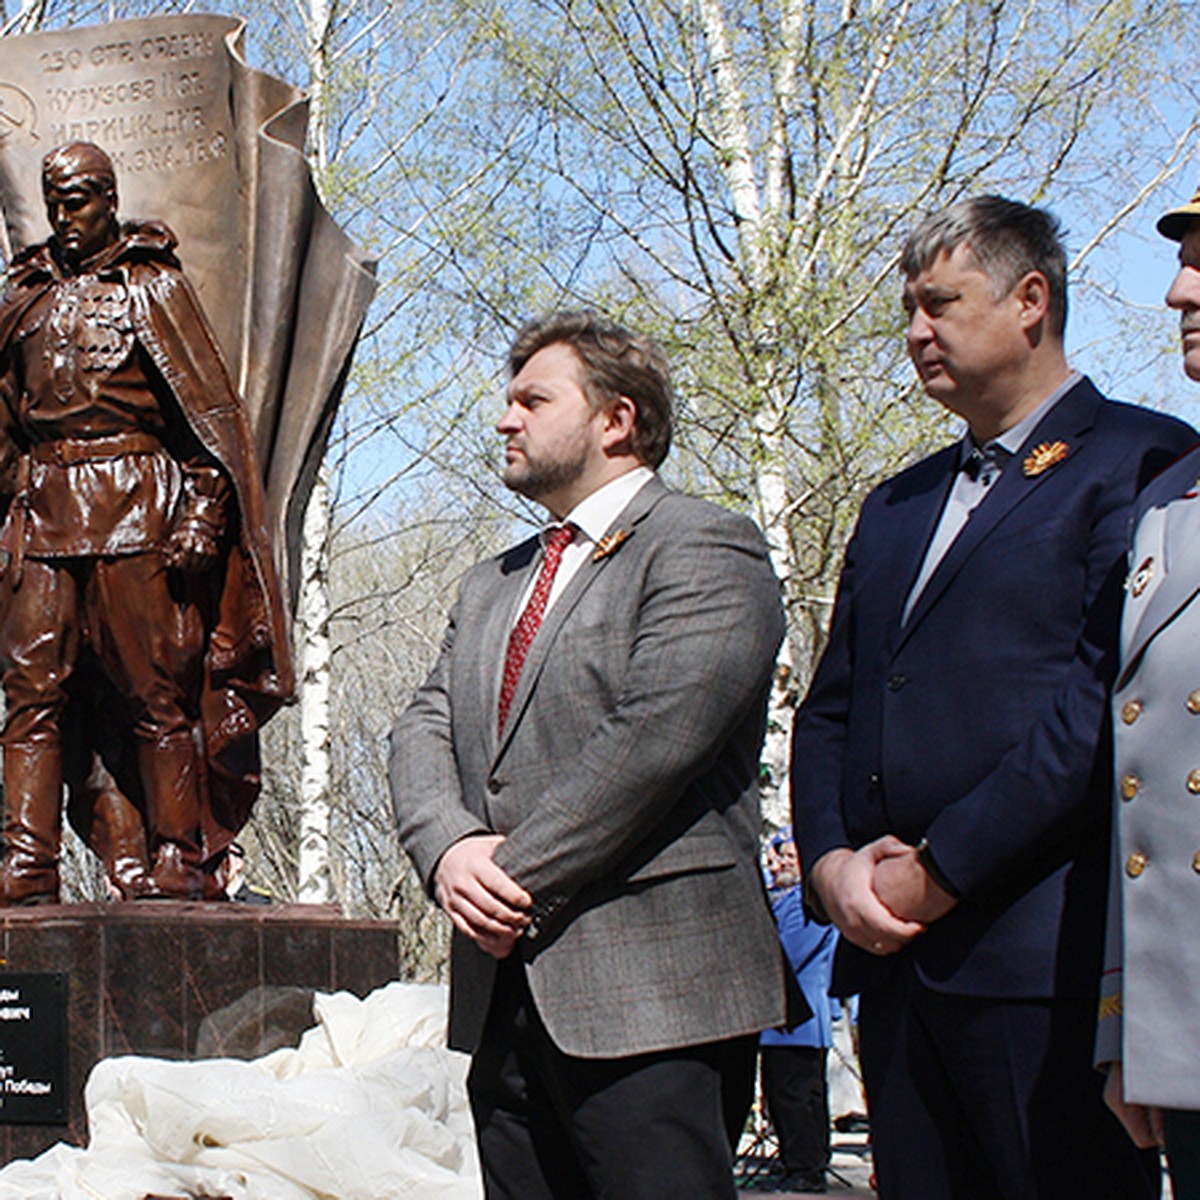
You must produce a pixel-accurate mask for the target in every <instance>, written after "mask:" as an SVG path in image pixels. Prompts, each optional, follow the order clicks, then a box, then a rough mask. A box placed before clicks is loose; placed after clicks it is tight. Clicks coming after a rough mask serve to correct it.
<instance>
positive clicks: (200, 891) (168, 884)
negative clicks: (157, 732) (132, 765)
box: [138, 735, 204, 900]
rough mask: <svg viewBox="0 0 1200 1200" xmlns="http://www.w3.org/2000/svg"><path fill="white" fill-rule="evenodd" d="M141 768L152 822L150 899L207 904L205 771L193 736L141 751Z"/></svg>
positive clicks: (146, 893) (147, 893)
mask: <svg viewBox="0 0 1200 1200" xmlns="http://www.w3.org/2000/svg"><path fill="white" fill-rule="evenodd" d="M138 767H139V768H140V770H141V775H142V785H143V787H144V788H145V792H146V808H147V814H148V817H149V823H150V849H151V868H150V886H149V887H148V888H146V889H145V890H144V891H143V892H142V893H141V894H142V895H143V896H145V897H146V898H147V899H162V900H202V899H204V872H203V871H202V870H201V868H200V864H201V862H202V861H203V860H202V856H201V840H200V772H199V762H198V755H197V752H196V745H195V743H194V742H193V741H192V739H191V737H189V736H186V735H185V736H182V737H170V738H164V739H163V740H162V741H158V742H152V743H147V744H143V745H141V746H139V747H138Z"/></svg>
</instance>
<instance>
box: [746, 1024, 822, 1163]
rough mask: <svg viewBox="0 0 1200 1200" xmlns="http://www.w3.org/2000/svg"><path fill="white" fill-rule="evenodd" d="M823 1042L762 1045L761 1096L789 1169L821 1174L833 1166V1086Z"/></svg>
mask: <svg viewBox="0 0 1200 1200" xmlns="http://www.w3.org/2000/svg"><path fill="white" fill-rule="evenodd" d="M828 1054H829V1051H828V1050H826V1049H825V1047H824V1046H764V1047H763V1048H762V1085H763V1099H764V1100H765V1101H766V1105H767V1116H768V1117H770V1118H771V1124H772V1126H773V1127H774V1129H775V1134H776V1136H777V1137H778V1138H779V1157H780V1159H781V1160H782V1162H783V1169H784V1171H785V1172H789V1173H790V1172H792V1171H800V1172H803V1173H804V1174H812V1175H819V1174H821V1172H823V1171H824V1170H825V1168H826V1167H828V1166H829V1089H828V1086H827V1084H826V1079H825V1061H826V1058H827V1056H828Z"/></svg>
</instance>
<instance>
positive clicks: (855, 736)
mask: <svg viewBox="0 0 1200 1200" xmlns="http://www.w3.org/2000/svg"><path fill="white" fill-rule="evenodd" d="M1056 442H1062V443H1063V444H1064V445H1065V447H1066V451H1067V453H1066V456H1065V458H1063V459H1062V461H1060V462H1057V463H1055V464H1054V465H1052V466H1050V467H1049V468H1048V469H1045V470H1043V471H1041V472H1040V473H1035V472H1031V471H1029V470H1028V469H1027V466H1026V463H1025V460H1026V457H1027V456H1028V455H1029V453H1030V451H1031V450H1033V448H1034V447H1036V446H1038V445H1040V444H1042V443H1049V444H1051V445H1052V444H1054V443H1056ZM1195 442H1196V434H1195V432H1194V431H1193V430H1192V429H1190V427H1188V426H1187V425H1185V424H1183V423H1182V422H1180V421H1177V420H1175V419H1173V418H1171V417H1166V416H1163V415H1162V414H1158V413H1153V412H1150V411H1148V410H1146V409H1141V408H1136V407H1132V406H1129V405H1124V404H1117V403H1113V402H1111V401H1107V400H1105V399H1104V398H1103V397H1102V396H1101V395H1100V394H1099V392H1097V391H1096V389H1095V388H1094V387H1093V386H1092V384H1091V383H1090V382H1089V381H1087V380H1081V381H1080V382H1079V383H1077V384H1076V385H1075V386H1074V387H1073V388H1071V390H1070V391H1069V392H1068V393H1067V394H1066V395H1065V396H1064V397H1063V398H1062V399H1061V400H1060V401H1059V402H1058V404H1056V405H1055V406H1054V407H1053V408H1052V409H1051V410H1050V411H1049V412H1048V413H1047V414H1046V415H1045V417H1044V418H1043V419H1042V420H1041V421H1040V422H1038V425H1037V427H1036V428H1035V429H1034V430H1033V432H1032V433H1031V434H1030V436H1029V438H1028V439H1027V441H1026V442H1025V444H1024V445H1023V446H1022V448H1021V449H1020V451H1019V452H1018V453H1017V454H1016V456H1015V457H1014V458H1013V459H1012V460H1011V461H1010V462H1009V464H1008V466H1007V467H1006V469H1005V470H1004V472H1003V474H1002V475H1001V476H1000V478H999V479H998V480H997V482H996V483H995V484H994V485H993V487H992V490H991V491H990V492H989V493H988V494H987V495H986V496H985V497H984V499H983V501H982V502H981V503H980V504H979V505H978V507H977V508H976V509H975V511H974V512H973V513H972V515H971V518H970V519H969V521H968V522H967V524H966V525H965V526H964V528H963V529H962V531H961V532H960V533H959V535H958V537H957V538H956V539H955V541H954V543H953V545H952V546H951V547H950V549H949V550H948V551H947V553H946V555H945V557H944V558H943V559H942V561H941V563H940V564H939V566H938V568H937V570H936V571H935V572H934V574H933V576H932V577H931V578H930V580H929V582H928V583H927V584H926V587H925V589H924V591H923V592H922V594H921V596H920V598H919V600H918V601H917V603H916V605H915V606H914V608H913V611H912V613H911V615H910V617H909V619H908V621H906V622H903V623H902V620H901V617H902V613H903V609H904V604H905V600H906V598H907V596H908V593H909V590H910V589H911V587H912V584H913V582H914V580H915V578H916V574H917V571H918V570H919V568H920V565H921V562H922V559H923V557H924V555H925V550H926V547H927V546H928V544H929V541H930V539H931V537H932V536H933V532H934V530H935V528H936V526H937V523H938V520H939V518H940V516H941V512H942V507H943V505H944V503H945V500H946V497H947V494H948V492H949V489H950V486H951V484H952V482H953V479H954V474H955V472H956V470H957V469H958V463H959V447H958V445H957V444H955V445H953V446H949V447H947V448H946V449H944V450H942V451H940V452H939V453H937V454H934V455H933V456H931V457H930V458H927V459H925V460H923V461H922V462H919V463H917V464H916V465H915V466H913V467H911V468H909V469H908V470H906V471H904V472H902V473H901V474H899V475H897V476H896V477H894V478H893V479H890V480H888V481H887V482H886V483H884V484H883V485H881V486H880V487H879V488H878V489H876V490H875V491H874V492H873V493H872V494H871V495H870V496H869V497H868V498H867V500H866V502H865V504H864V505H863V508H862V512H861V514H860V516H859V521H858V526H857V529H856V531H855V533H854V536H853V538H852V540H851V542H850V545H849V547H848V548H847V552H846V560H845V566H844V568H843V572H842V578H841V583H840V586H839V590H838V598H837V604H836V607H835V609H834V618H833V625H832V629H831V631H830V640H829V643H828V646H827V647H826V651H825V654H824V656H823V658H822V660H821V663H820V665H819V666H818V668H817V671H816V674H815V677H814V679H813V683H812V687H811V689H810V691H809V694H808V697H807V698H806V700H805V702H804V704H803V705H802V707H801V709H800V711H799V713H798V715H797V720H796V724H795V729H794V735H793V755H792V795H793V804H794V807H795V827H796V835H797V838H796V840H797V843H798V846H799V847H800V850H801V853H802V856H803V859H804V865H805V873H806V874H808V873H809V871H811V869H812V865H813V864H814V863H815V862H816V861H817V860H818V859H819V858H820V857H821V856H822V855H823V854H825V853H826V852H827V851H829V850H832V849H834V848H836V847H842V846H849V847H859V846H862V845H864V844H866V843H867V842H870V841H872V840H873V839H875V838H877V837H879V836H881V835H882V834H885V833H894V834H896V835H898V836H899V837H901V838H903V839H904V840H905V841H908V842H912V843H916V842H918V841H919V840H920V839H921V838H922V837H924V838H927V839H928V842H929V847H930V852H931V854H932V856H933V859H934V862H935V863H936V865H937V867H938V868H939V869H940V871H941V873H942V874H943V875H944V876H945V878H946V879H947V880H949V882H950V883H951V884H953V886H954V888H955V890H956V891H957V892H958V893H959V894H960V895H961V897H962V902H961V903H960V904H959V905H958V907H957V908H956V909H954V910H953V911H952V912H951V913H950V914H949V915H947V916H946V917H944V918H943V919H942V920H940V921H938V922H936V923H935V924H933V925H932V926H931V927H930V928H929V929H928V930H927V931H926V932H925V933H923V934H922V935H921V936H920V937H918V938H917V940H916V941H915V942H914V943H913V944H912V946H911V947H910V948H908V949H907V950H905V951H903V952H902V953H905V954H911V955H912V956H913V958H914V960H915V964H916V968H917V971H918V973H919V974H920V976H921V977H922V979H923V980H924V981H925V983H926V984H927V985H928V986H930V987H933V988H936V989H939V990H944V991H951V992H956V993H959V994H966V995H981V996H1001V997H1050V996H1080V997H1091V996H1094V995H1095V989H1096V981H1097V978H1098V975H1099V970H1100V961H1101V953H1102V941H1103V923H1104V907H1105V904H1104V898H1105V890H1106V860H1107V852H1108V812H1109V802H1110V783H1109V765H1110V757H1111V755H1110V749H1109V727H1108V718H1107V714H1108V706H1107V700H1108V690H1109V686H1110V684H1111V681H1112V679H1113V676H1114V672H1115V667H1116V656H1117V632H1118V628H1119V620H1120V608H1121V597H1122V582H1123V578H1124V571H1125V566H1124V563H1125V559H1124V551H1125V547H1126V544H1127V542H1128V536H1129V518H1130V513H1131V510H1132V505H1133V501H1134V498H1135V497H1136V495H1137V493H1138V491H1139V490H1140V489H1141V488H1142V487H1143V486H1144V485H1145V484H1146V483H1147V482H1148V481H1149V480H1150V479H1152V478H1153V477H1154V476H1155V475H1156V474H1158V473H1159V472H1160V471H1162V470H1163V469H1164V468H1165V467H1166V466H1168V465H1169V464H1170V463H1171V462H1172V461H1174V460H1175V459H1176V458H1178V457H1179V455H1181V454H1182V453H1184V452H1185V451H1186V450H1188V449H1189V448H1190V447H1191V446H1192V445H1194V444H1195ZM895 962H896V959H895V958H894V957H893V958H885V959H881V958H877V957H875V956H872V955H868V954H865V953H864V952H863V951H861V950H859V949H858V948H857V947H854V946H852V945H851V944H850V943H848V942H847V941H845V939H843V941H842V943H841V946H840V947H839V951H838V958H837V962H836V964H835V971H834V986H835V991H836V992H837V993H838V994H847V992H849V991H861V990H866V989H867V988H869V987H871V986H872V985H873V984H874V983H877V982H879V981H880V980H881V979H882V978H885V977H886V973H887V972H888V971H890V970H891V969H892V967H893V965H894V963H895Z"/></svg>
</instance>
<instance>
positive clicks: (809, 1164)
mask: <svg viewBox="0 0 1200 1200" xmlns="http://www.w3.org/2000/svg"><path fill="white" fill-rule="evenodd" d="M766 863H767V888H768V891H769V894H770V897H771V910H772V912H773V913H774V915H775V923H776V925H777V926H778V927H779V940H780V941H781V942H782V943H783V949H784V953H785V954H786V955H787V959H788V963H789V964H790V966H791V969H792V971H793V972H794V974H795V976H796V982H797V983H798V984H799V985H800V990H801V991H802V992H803V993H804V998H805V1000H807V1001H808V1006H809V1008H811V1009H812V1013H813V1015H812V1016H811V1017H810V1018H809V1019H808V1020H807V1021H805V1022H803V1024H800V1025H797V1026H796V1027H795V1028H794V1029H791V1030H784V1029H768V1030H766V1031H765V1032H764V1033H763V1034H762V1036H761V1038H760V1039H759V1041H760V1045H761V1053H762V1085H763V1098H764V1100H765V1101H766V1106H767V1115H768V1116H769V1117H770V1119H771V1124H772V1125H773V1126H774V1128H775V1133H776V1134H777V1136H778V1138H779V1155H780V1158H781V1159H782V1162H783V1172H784V1173H783V1178H782V1179H781V1180H780V1181H779V1188H780V1190H781V1191H791V1192H824V1191H825V1171H826V1169H827V1168H828V1166H829V1091H828V1085H827V1081H826V1075H825V1067H826V1059H827V1057H828V1054H829V1047H830V1046H831V1045H832V1044H833V1011H832V1006H833V1004H834V1003H836V1002H835V1001H831V1000H830V997H829V978H830V973H831V971H832V968H833V951H834V947H835V946H836V945H837V936H838V935H837V930H836V929H835V928H834V927H833V926H832V925H819V924H818V923H817V922H816V921H811V920H809V918H808V916H807V914H806V913H805V911H804V897H803V889H802V888H801V886H800V860H799V856H798V855H797V853H796V841H795V838H794V836H793V834H792V828H791V826H790V825H788V826H785V827H784V828H783V829H781V830H780V831H779V832H778V833H777V834H775V835H774V837H772V838H771V840H770V841H769V842H768V844H767V855H766Z"/></svg>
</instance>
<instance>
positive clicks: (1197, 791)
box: [1187, 767, 1200, 796]
mask: <svg viewBox="0 0 1200 1200" xmlns="http://www.w3.org/2000/svg"><path fill="white" fill-rule="evenodd" d="M1187 790H1188V791H1189V792H1191V793H1192V795H1193V796H1200V767H1195V768H1193V769H1192V770H1191V771H1189V772H1188V777H1187Z"/></svg>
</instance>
